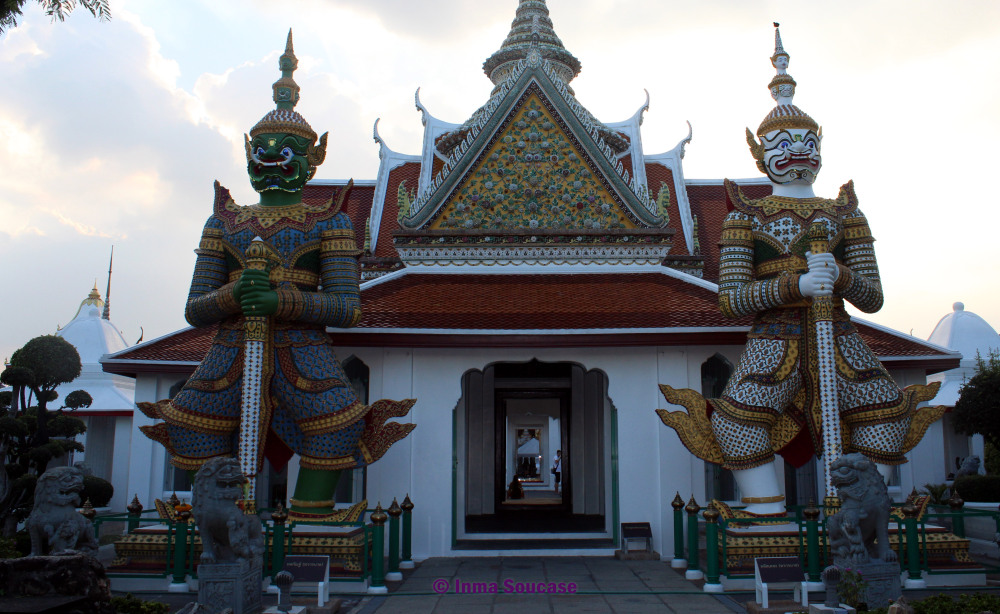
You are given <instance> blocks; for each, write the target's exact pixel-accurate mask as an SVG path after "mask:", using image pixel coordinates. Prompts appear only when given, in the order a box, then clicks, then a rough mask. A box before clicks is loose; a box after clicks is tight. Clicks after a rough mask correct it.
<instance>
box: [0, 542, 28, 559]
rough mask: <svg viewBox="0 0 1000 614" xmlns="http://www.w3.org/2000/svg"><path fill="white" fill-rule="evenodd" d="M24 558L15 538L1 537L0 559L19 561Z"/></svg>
mask: <svg viewBox="0 0 1000 614" xmlns="http://www.w3.org/2000/svg"><path fill="white" fill-rule="evenodd" d="M22 556H24V555H23V554H21V552H20V550H18V549H17V542H16V541H15V540H14V539H13V538H9V537H0V559H18V558H21V557H22Z"/></svg>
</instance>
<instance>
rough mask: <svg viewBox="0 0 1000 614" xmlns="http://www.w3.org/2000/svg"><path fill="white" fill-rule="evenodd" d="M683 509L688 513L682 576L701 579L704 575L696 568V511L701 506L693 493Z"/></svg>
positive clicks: (689, 578)
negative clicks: (685, 562) (684, 569)
mask: <svg viewBox="0 0 1000 614" xmlns="http://www.w3.org/2000/svg"><path fill="white" fill-rule="evenodd" d="M684 510H685V511H686V512H687V514H688V560H687V563H688V564H687V571H685V572H684V577H685V578H687V579H688V580H701V579H702V578H703V577H705V574H703V573H701V570H700V569H698V512H699V511H700V510H701V506H700V505H698V502H697V501H695V500H694V495H691V500H690V501H688V504H687V505H686V506H685V507H684Z"/></svg>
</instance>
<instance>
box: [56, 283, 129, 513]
mask: <svg viewBox="0 0 1000 614" xmlns="http://www.w3.org/2000/svg"><path fill="white" fill-rule="evenodd" d="M109 315H110V314H109V312H108V309H107V305H106V304H105V302H104V300H102V299H101V294H100V292H98V290H97V286H96V284H95V286H94V289H93V290H91V291H90V294H89V295H88V296H87V298H85V299H84V300H83V302H81V303H80V308H79V309H77V312H76V316H74V318H73V319H72V320H71V321H70V322H69V324H67V325H66V326H64V327H63V328H62V329H60V330H59V331H58V332H57V333H56V335H58V336H60V337H62V338H63V339H65V340H66V341H69V342H70V343H71V344H73V346H74V347H75V348H76V351H77V352H79V353H80V363H81V365H80V366H81V369H80V376H79V377H77V378H76V379H75V380H73V381H72V382H69V383H68V384H63V385H62V386H59V387H58V388H56V392H58V393H59V397H58V398H57V399H56V401H55V403H50V404H49V408H50V409H55V408H57V407H60V406H61V405H62V402H63V400H64V399H65V398H66V395H67V394H69V393H70V392H72V391H74V390H85V391H86V392H87V393H89V394H90V396H91V397H92V398H93V403H92V404H91V405H90V407H88V408H85V409H80V410H77V411H75V412H74V415H76V416H77V417H79V418H81V419H82V420H83V421H84V423H85V424H86V425H87V432H86V433H84V434H83V435H82V436H78V440H81V442H82V443H83V445H84V447H85V451H84V452H83V453H82V454H79V453H75V454H74V457H73V458H72V461H74V462H75V461H79V460H82V461H83V462H84V463H86V464H87V466H89V467H90V469H91V470H92V471H93V472H94V475H96V476H98V477H101V478H104V479H106V480H108V481H110V482H111V483H112V484H113V485H114V487H115V495H114V497H113V498H112V499H111V507H112V509H117V510H121V509H124V507H125V504H126V503H127V498H126V495H127V494H128V493H127V488H128V446H129V437H130V431H131V424H132V411H133V409H134V408H135V380H134V379H132V378H131V377H125V376H123V375H115V374H112V373H105V372H104V370H103V369H102V368H101V363H100V360H101V357H102V356H104V355H105V354H110V353H112V352H118V351H120V350H124V349H125V348H127V347H128V343H126V342H125V338H124V337H122V334H121V333H120V332H119V331H118V329H117V328H116V327H115V325H114V324H112V323H111V321H110V320H109V319H108V318H109Z"/></svg>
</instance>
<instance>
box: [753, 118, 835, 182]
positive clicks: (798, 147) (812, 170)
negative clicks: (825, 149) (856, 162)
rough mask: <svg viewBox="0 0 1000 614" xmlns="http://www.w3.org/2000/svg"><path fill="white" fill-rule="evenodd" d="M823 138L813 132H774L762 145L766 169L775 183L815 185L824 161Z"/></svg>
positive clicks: (791, 129)
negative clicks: (821, 153) (821, 144)
mask: <svg viewBox="0 0 1000 614" xmlns="http://www.w3.org/2000/svg"><path fill="white" fill-rule="evenodd" d="M820 138H821V137H820V136H819V135H818V134H816V133H815V132H813V131H812V130H807V129H804V128H790V129H787V130H772V131H771V132H768V133H767V134H766V135H764V136H763V137H762V138H761V140H760V143H761V145H762V146H763V148H764V167H765V169H766V170H765V172H766V173H767V176H768V177H769V178H770V179H771V181H773V182H774V183H783V184H811V183H812V182H814V181H816V175H817V174H818V173H819V168H820V166H822V164H823V161H822V157H821V156H820V153H819V146H820Z"/></svg>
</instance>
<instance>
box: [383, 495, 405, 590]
mask: <svg viewBox="0 0 1000 614" xmlns="http://www.w3.org/2000/svg"><path fill="white" fill-rule="evenodd" d="M386 512H387V513H388V514H389V571H388V573H386V574H385V579H386V580H388V581H389V582H399V581H400V580H402V579H403V572H401V571H399V517H400V516H401V515H402V514H403V508H401V507H399V504H398V503H396V499H395V497H393V499H392V505H390V506H389V509H388V510H386Z"/></svg>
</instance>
